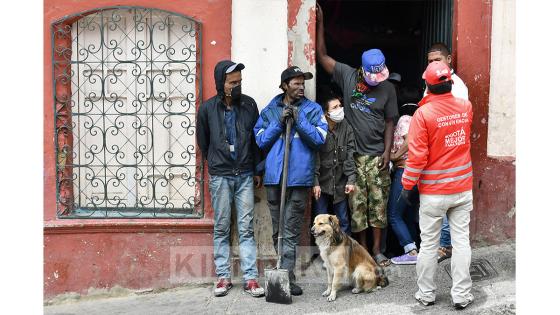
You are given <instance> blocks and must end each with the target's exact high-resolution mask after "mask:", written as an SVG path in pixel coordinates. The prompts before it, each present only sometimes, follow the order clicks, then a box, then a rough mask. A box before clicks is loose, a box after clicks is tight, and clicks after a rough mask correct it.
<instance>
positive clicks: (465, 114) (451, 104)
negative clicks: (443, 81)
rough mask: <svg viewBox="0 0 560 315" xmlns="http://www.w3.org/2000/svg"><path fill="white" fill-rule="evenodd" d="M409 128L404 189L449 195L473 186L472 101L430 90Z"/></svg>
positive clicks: (403, 177) (403, 180) (403, 181)
mask: <svg viewBox="0 0 560 315" xmlns="http://www.w3.org/2000/svg"><path fill="white" fill-rule="evenodd" d="M419 105H420V108H418V110H416V112H415V113H414V116H413V117H412V121H411V123H410V129H409V131H408V159H407V161H406V168H405V171H404V173H403V176H402V185H403V187H404V189H407V190H410V189H412V188H413V187H414V185H416V184H417V185H418V190H419V191H420V193H421V194H432V195H449V194H455V193H460V192H463V191H468V190H471V189H472V176H473V173H472V162H471V153H470V150H471V142H470V135H471V123H472V104H471V102H469V101H468V100H464V99H460V98H456V97H454V96H453V95H452V94H451V93H445V94H440V95H436V94H428V95H427V96H426V97H424V98H423V99H422V101H421V102H420V103H419Z"/></svg>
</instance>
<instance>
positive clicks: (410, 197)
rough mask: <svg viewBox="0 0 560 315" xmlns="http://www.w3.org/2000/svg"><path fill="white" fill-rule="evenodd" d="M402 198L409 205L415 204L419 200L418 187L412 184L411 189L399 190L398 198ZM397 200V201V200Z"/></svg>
mask: <svg viewBox="0 0 560 315" xmlns="http://www.w3.org/2000/svg"><path fill="white" fill-rule="evenodd" d="M400 199H404V202H406V204H407V205H408V206H409V207H412V206H415V205H417V204H418V203H419V202H420V195H419V194H418V187H417V186H414V187H413V188H412V189H411V190H407V189H404V188H403V190H402V191H401V194H400V196H399V199H398V200H400ZM398 200H397V202H398Z"/></svg>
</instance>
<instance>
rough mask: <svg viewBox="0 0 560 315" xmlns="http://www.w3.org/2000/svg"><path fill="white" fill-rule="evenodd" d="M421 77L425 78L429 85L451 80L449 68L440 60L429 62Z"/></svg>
mask: <svg viewBox="0 0 560 315" xmlns="http://www.w3.org/2000/svg"><path fill="white" fill-rule="evenodd" d="M422 79H424V80H426V83H427V84H429V85H436V84H438V83H442V82H445V81H449V80H451V69H449V67H448V66H447V65H446V64H445V63H443V62H441V61H434V62H431V63H430V64H428V67H426V71H424V74H422Z"/></svg>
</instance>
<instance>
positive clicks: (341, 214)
mask: <svg viewBox="0 0 560 315" xmlns="http://www.w3.org/2000/svg"><path fill="white" fill-rule="evenodd" d="M333 200H334V198H333V196H331V195H327V194H324V193H321V196H320V197H319V200H315V199H313V215H314V216H316V215H318V214H328V213H331V214H334V215H336V217H337V218H338V221H339V223H340V229H341V230H342V232H344V233H346V234H348V235H352V234H351V233H352V231H351V229H350V220H349V219H348V199H344V200H343V201H341V202H339V203H335V204H333ZM329 210H331V211H329Z"/></svg>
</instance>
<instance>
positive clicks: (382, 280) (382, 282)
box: [375, 266, 389, 288]
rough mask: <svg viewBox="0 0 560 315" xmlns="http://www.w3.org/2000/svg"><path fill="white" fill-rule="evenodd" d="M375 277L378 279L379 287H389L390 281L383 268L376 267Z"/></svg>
mask: <svg viewBox="0 0 560 315" xmlns="http://www.w3.org/2000/svg"><path fill="white" fill-rule="evenodd" d="M375 276H376V278H377V285H378V286H380V287H382V288H384V287H386V286H388V285H389V279H388V278H387V276H386V275H385V270H384V269H383V267H381V266H375Z"/></svg>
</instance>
